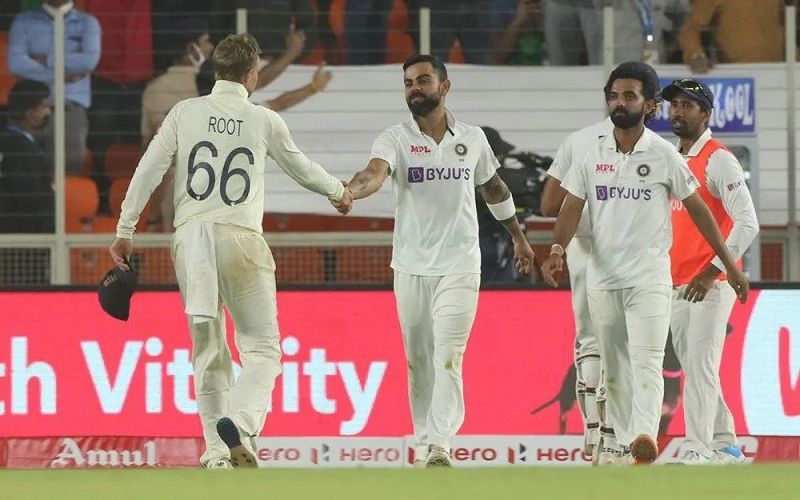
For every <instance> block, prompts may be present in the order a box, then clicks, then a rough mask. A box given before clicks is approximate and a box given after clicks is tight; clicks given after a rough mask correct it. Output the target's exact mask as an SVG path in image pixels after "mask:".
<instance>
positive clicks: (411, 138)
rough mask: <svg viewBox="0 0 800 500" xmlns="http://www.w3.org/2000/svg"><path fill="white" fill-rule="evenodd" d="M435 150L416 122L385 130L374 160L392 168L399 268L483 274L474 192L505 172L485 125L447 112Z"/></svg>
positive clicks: (439, 273)
mask: <svg viewBox="0 0 800 500" xmlns="http://www.w3.org/2000/svg"><path fill="white" fill-rule="evenodd" d="M447 121H448V131H447V132H446V133H445V136H444V138H443V139H442V142H441V143H439V144H436V141H434V140H433V139H432V138H431V137H429V136H427V135H425V134H423V133H422V131H421V130H420V128H419V125H418V124H417V122H416V121H415V120H414V118H409V119H408V120H405V121H403V122H401V123H399V124H397V125H395V126H393V127H389V128H388V129H386V130H384V131H383V132H382V133H381V134H380V135H379V136H378V137H377V139H375V142H374V143H373V145H372V153H371V158H379V159H381V160H384V161H386V162H387V163H388V164H389V168H390V169H391V176H392V188H393V194H394V203H395V213H394V215H395V222H394V243H393V250H392V269H394V270H396V271H400V272H403V273H408V274H414V275H418V276H444V275H449V274H461V273H480V271H481V253H480V247H479V245H478V215H477V213H476V209H475V186H480V185H482V184H485V183H486V182H488V181H489V179H491V178H492V176H494V174H495V170H496V169H497V168H498V167H499V166H500V165H499V163H498V162H497V159H496V158H495V156H494V154H493V153H492V148H491V147H490V146H489V141H487V140H486V135H485V134H484V133H483V130H481V129H480V127H476V126H474V125H467V124H465V123H461V122H459V121H456V120H455V119H454V118H453V116H452V115H451V114H450V113H449V112H448V113H447Z"/></svg>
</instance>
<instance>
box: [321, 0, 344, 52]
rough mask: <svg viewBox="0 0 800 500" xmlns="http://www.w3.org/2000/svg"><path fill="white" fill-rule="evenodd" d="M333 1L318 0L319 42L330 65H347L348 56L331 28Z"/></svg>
mask: <svg viewBox="0 0 800 500" xmlns="http://www.w3.org/2000/svg"><path fill="white" fill-rule="evenodd" d="M332 3H333V0H317V30H318V32H319V41H320V43H321V44H322V50H323V51H324V53H325V55H324V59H325V60H326V61H328V64H335V65H338V64H347V54H346V53H345V51H344V49H343V48H342V46H341V44H340V43H339V37H338V36H336V33H334V32H333V26H331V4H332Z"/></svg>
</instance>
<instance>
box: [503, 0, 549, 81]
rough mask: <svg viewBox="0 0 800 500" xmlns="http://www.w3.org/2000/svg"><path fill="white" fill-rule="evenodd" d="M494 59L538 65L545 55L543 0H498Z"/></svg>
mask: <svg viewBox="0 0 800 500" xmlns="http://www.w3.org/2000/svg"><path fill="white" fill-rule="evenodd" d="M495 6H496V8H497V10H496V11H495V14H496V24H495V31H496V32H497V36H496V39H495V42H494V62H495V63H497V64H518V65H526V66H538V65H541V64H542V60H543V57H544V53H543V52H544V34H543V33H542V15H541V14H542V11H541V5H540V3H539V0H496V1H495Z"/></svg>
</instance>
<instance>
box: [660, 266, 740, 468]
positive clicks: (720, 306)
mask: <svg viewBox="0 0 800 500" xmlns="http://www.w3.org/2000/svg"><path fill="white" fill-rule="evenodd" d="M685 291H686V285H684V286H681V287H678V288H676V289H675V290H673V292H672V320H671V321H670V328H671V329H672V345H673V346H674V347H675V353H676V354H677V355H678V360H679V361H680V362H681V366H682V367H683V372H684V374H685V376H686V378H685V380H684V382H683V415H684V419H685V420H686V442H685V444H684V446H685V447H686V449H689V450H694V451H698V452H701V453H703V454H705V455H707V456H708V455H711V454H712V452H713V451H714V450H717V449H720V448H724V447H726V446H732V445H734V444H736V433H735V427H734V422H733V415H731V412H730V410H729V409H728V405H726V404H725V400H724V399H723V397H722V387H721V385H720V380H719V365H720V363H721V361H722V348H723V346H724V344H725V335H726V329H727V326H728V317H729V316H730V314H731V310H732V309H733V304H734V302H735V301H736V292H735V291H734V290H733V288H731V286H730V285H729V284H728V283H727V282H726V281H717V282H716V283H715V284H714V286H713V287H712V288H710V289H709V290H708V293H707V294H706V296H705V298H704V299H703V301H701V302H697V303H691V302H689V301H687V300H686V299H683V298H682V296H683V294H684V293H685Z"/></svg>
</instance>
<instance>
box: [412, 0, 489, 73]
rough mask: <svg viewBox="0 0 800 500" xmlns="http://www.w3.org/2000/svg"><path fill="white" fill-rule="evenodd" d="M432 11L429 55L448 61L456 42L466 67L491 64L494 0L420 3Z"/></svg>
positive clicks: (454, 0) (428, 1)
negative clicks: (459, 45)
mask: <svg viewBox="0 0 800 500" xmlns="http://www.w3.org/2000/svg"><path fill="white" fill-rule="evenodd" d="M419 6H420V7H430V9H431V54H432V55H433V56H435V57H437V58H439V59H440V60H441V61H447V60H448V58H449V57H450V50H451V49H452V48H453V42H454V41H455V40H458V42H459V43H460V44H461V50H462V52H463V53H464V60H465V61H466V62H467V63H468V64H492V62H493V58H492V54H491V52H492V48H491V43H492V31H493V29H494V15H493V14H492V13H493V12H494V0H420V2H419Z"/></svg>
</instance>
